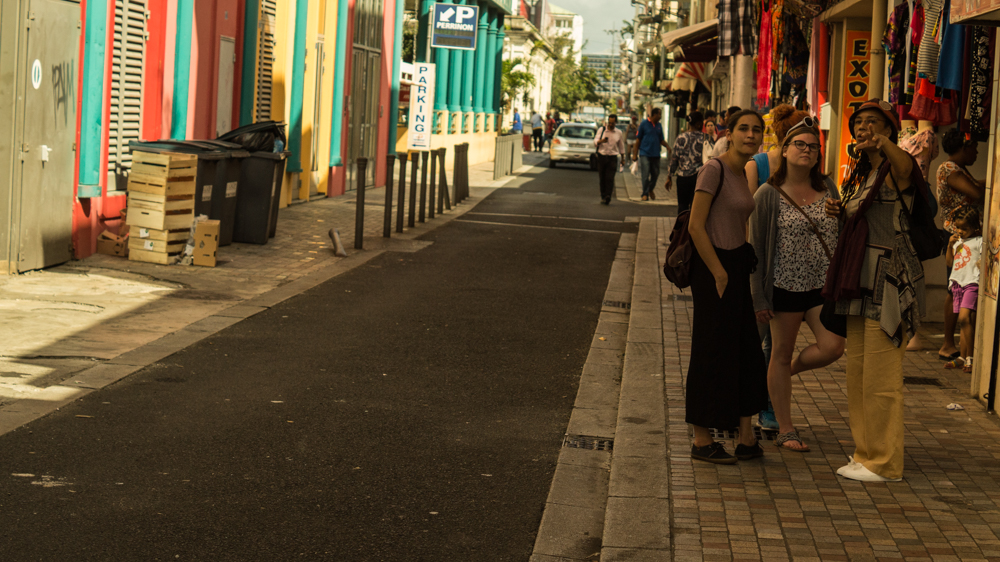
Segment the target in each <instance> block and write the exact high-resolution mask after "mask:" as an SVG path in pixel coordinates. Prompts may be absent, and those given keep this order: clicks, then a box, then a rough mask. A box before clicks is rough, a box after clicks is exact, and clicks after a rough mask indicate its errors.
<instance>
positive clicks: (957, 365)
mask: <svg viewBox="0 0 1000 562" xmlns="http://www.w3.org/2000/svg"><path fill="white" fill-rule="evenodd" d="M963 367H965V359H962V358H961V357H956V358H954V359H952V360H951V361H948V362H947V363H945V364H944V368H945V369H961V368H963Z"/></svg>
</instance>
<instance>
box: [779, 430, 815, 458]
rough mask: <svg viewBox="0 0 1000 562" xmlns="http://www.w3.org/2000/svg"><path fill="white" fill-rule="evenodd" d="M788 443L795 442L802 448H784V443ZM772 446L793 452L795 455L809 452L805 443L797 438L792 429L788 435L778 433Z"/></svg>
mask: <svg viewBox="0 0 1000 562" xmlns="http://www.w3.org/2000/svg"><path fill="white" fill-rule="evenodd" d="M789 441H797V442H798V443H799V444H800V445H802V448H801V449H795V448H792V447H785V443H788V442H789ZM774 444H775V445H777V447H778V448H779V449H785V450H786V451H795V452H796V453H808V452H809V446H808V445H806V442H805V441H803V440H802V438H800V437H799V432H798V431H795V430H794V429H793V430H791V431H789V432H788V433H779V434H778V436H777V437H775V438H774Z"/></svg>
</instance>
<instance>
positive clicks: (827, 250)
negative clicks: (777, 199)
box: [773, 186, 833, 260]
mask: <svg viewBox="0 0 1000 562" xmlns="http://www.w3.org/2000/svg"><path fill="white" fill-rule="evenodd" d="M773 187H774V189H777V190H778V193H780V194H781V195H782V196H783V197H784V198H785V199H787V200H788V202H789V203H791V204H792V206H793V207H795V208H796V209H798V211H799V212H800V213H802V216H803V217H805V218H806V220H807V221H809V227H810V228H812V231H813V234H815V235H816V238H819V243H820V244H822V245H823V252H824V253H825V254H826V259H828V260H833V254H832V253H831V252H830V247H829V246H827V245H826V240H823V234H822V233H820V231H819V227H818V226H816V221H814V220H813V219H812V217H810V216H809V215H807V214H806V212H805V210H803V209H802V207H800V206H799V204H798V203H796V202H795V199H792V197H791V195H789V194H787V193H785V190H784V189H781V188H780V187H778V186H773Z"/></svg>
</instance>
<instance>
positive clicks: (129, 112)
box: [108, 0, 149, 191]
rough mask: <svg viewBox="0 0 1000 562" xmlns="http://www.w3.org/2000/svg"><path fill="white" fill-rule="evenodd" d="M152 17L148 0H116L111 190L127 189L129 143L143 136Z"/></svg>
mask: <svg viewBox="0 0 1000 562" xmlns="http://www.w3.org/2000/svg"><path fill="white" fill-rule="evenodd" d="M148 18H149V12H148V11H147V10H146V0H115V34H114V47H113V50H112V55H111V119H110V122H109V124H108V128H109V135H108V191H116V190H124V189H125V178H126V177H127V176H126V174H127V173H128V171H129V170H131V169H132V156H131V155H130V154H129V152H128V143H129V141H131V140H139V138H140V127H141V125H142V76H143V67H144V63H145V59H146V40H147V39H148V35H147V31H146V21H147V19H148Z"/></svg>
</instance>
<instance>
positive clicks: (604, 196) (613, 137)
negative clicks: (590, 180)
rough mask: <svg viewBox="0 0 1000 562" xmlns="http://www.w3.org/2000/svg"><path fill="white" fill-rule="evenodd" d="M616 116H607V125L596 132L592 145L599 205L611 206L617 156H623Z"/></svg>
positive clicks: (621, 136) (623, 148) (622, 143)
mask: <svg viewBox="0 0 1000 562" xmlns="http://www.w3.org/2000/svg"><path fill="white" fill-rule="evenodd" d="M617 124H618V116H617V115H615V114H614V113H612V114H611V115H609V116H608V120H607V125H606V126H604V127H601V128H600V129H598V130H597V136H595V137H594V145H595V146H596V147H597V176H598V177H599V178H600V182H601V203H603V204H605V205H610V204H611V193H612V192H613V191H614V189H615V173H617V172H618V156H620V155H624V154H625V139H624V135H622V132H621V131H620V130H618V129H617V128H616V127H615V126H616V125H617Z"/></svg>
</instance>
